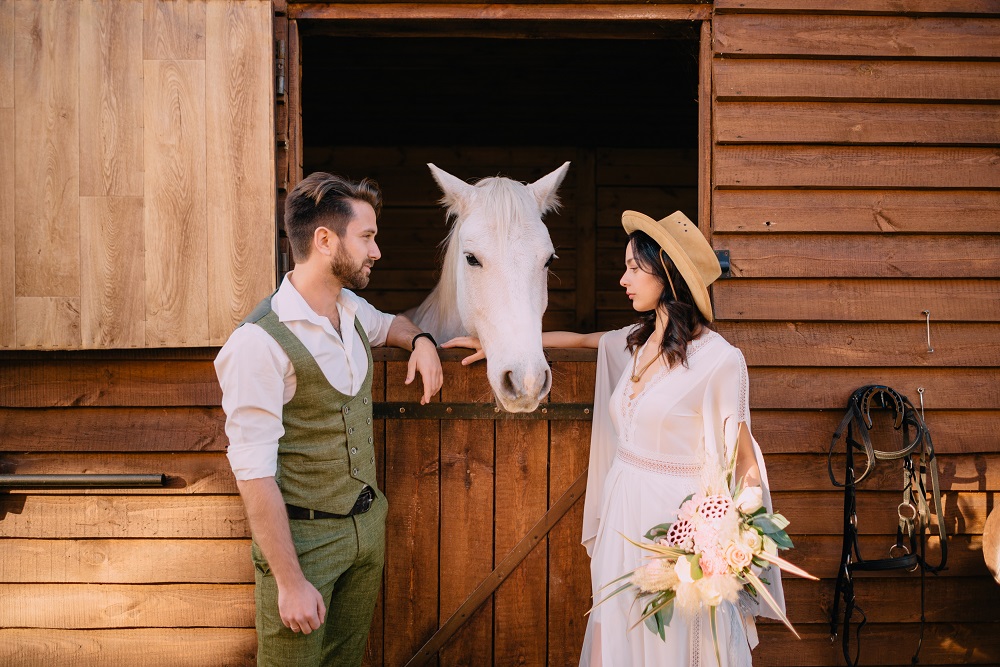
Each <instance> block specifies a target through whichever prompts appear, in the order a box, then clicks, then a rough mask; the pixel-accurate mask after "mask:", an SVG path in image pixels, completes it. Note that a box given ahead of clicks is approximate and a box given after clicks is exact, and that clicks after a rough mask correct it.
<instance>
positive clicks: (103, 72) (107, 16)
mask: <svg viewBox="0 0 1000 667" xmlns="http://www.w3.org/2000/svg"><path fill="white" fill-rule="evenodd" d="M175 4H179V3H175ZM142 29H143V26H142V0H126V1H125V2H116V3H114V4H113V5H111V4H108V3H103V2H99V1H97V0H85V1H84V2H82V3H81V4H80V72H81V76H82V77H83V80H82V81H81V86H80V194H81V195H83V196H105V195H119V196H122V195H125V196H134V197H141V196H142V194H143V178H142V177H143V148H142V127H143V125H142V122H143V119H142V95H143V85H142ZM84 274H86V270H84ZM109 347H113V346H109Z"/></svg>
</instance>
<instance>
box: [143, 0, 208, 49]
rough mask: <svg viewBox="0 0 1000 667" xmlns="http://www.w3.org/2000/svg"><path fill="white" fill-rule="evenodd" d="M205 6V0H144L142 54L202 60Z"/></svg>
mask: <svg viewBox="0 0 1000 667" xmlns="http://www.w3.org/2000/svg"><path fill="white" fill-rule="evenodd" d="M205 6H206V2H205V0H185V1H184V2H171V1H170V0H143V22H142V24H143V39H142V44H143V57H144V58H145V59H146V60H204V59H205Z"/></svg>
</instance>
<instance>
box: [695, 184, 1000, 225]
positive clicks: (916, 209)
mask: <svg viewBox="0 0 1000 667" xmlns="http://www.w3.org/2000/svg"><path fill="white" fill-rule="evenodd" d="M713 208H714V215H713V217H712V224H713V225H714V227H715V231H717V232H760V233H775V232H777V233H780V232H801V233H808V232H812V233H826V234H830V233H844V234H858V233H874V232H879V233H885V234H893V233H922V234H961V233H970V234H990V233H996V232H998V231H1000V226H998V224H997V218H996V211H997V210H1000V192H997V191H994V190H947V191H919V190H754V191H752V192H748V191H739V190H717V191H716V192H715V198H714V204H713Z"/></svg>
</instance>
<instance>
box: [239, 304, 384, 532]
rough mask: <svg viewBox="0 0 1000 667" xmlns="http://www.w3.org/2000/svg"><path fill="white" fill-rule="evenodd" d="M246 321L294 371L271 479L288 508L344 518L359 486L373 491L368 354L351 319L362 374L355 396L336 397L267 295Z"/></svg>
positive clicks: (357, 325)
mask: <svg viewBox="0 0 1000 667" xmlns="http://www.w3.org/2000/svg"><path fill="white" fill-rule="evenodd" d="M246 322H252V323H254V324H256V325H258V326H259V327H260V328H262V329H263V330H264V331H266V332H267V333H269V334H270V335H271V337H272V338H274V340H276V341H277V342H278V344H279V345H281V347H282V349H283V350H284V351H285V353H286V354H287V355H288V358H289V359H290V360H291V362H292V367H293V368H294V369H295V395H294V396H293V397H292V400H291V401H289V402H288V403H286V404H285V406H284V407H283V408H282V412H281V421H282V424H283V425H284V427H285V434H284V435H283V436H282V437H281V438H280V439H279V440H278V470H277V473H276V474H275V476H274V479H275V481H276V482H277V483H278V488H279V489H281V495H282V496H283V497H284V499H285V502H286V503H288V504H290V505H298V506H299V507H307V508H309V509H314V510H320V511H323V512H333V513H335V514H347V513H348V512H350V510H351V508H352V507H354V502H355V501H356V500H357V498H358V494H360V493H361V491H362V489H364V486H365V485H366V484H367V485H368V486H370V487H372V489H377V488H378V487H377V485H376V479H375V446H374V438H373V435H372V366H373V363H372V351H371V346H370V345H369V344H368V336H366V335H365V330H364V328H363V327H362V326H361V323H360V322H359V321H358V320H357V318H355V320H354V328H355V329H356V330H357V332H358V335H359V336H360V337H361V341H362V342H363V343H364V345H365V352H366V354H367V355H368V372H367V374H366V375H365V381H364V384H363V385H362V386H361V389H360V390H359V391H358V393H357V394H356V395H355V396H347V395H345V394H342V393H340V392H339V391H337V390H336V389H334V388H333V386H332V385H331V384H330V382H329V381H328V380H327V379H326V376H325V375H323V371H322V370H321V369H320V367H319V364H317V363H316V359H315V358H314V357H313V356H312V354H310V353H309V350H307V349H306V348H305V346H304V345H303V344H302V342H301V341H300V340H299V339H298V338H297V337H296V336H295V334H293V333H292V332H291V330H290V329H289V328H288V327H287V326H285V325H284V324H283V323H282V322H281V321H279V320H278V316H277V315H275V313H274V311H273V310H271V299H270V297H268V298H266V299H264V300H263V301H261V302H260V304H259V305H258V306H257V307H256V308H255V309H254V311H253V312H252V313H250V315H248V316H247V319H246V320H244V323H246Z"/></svg>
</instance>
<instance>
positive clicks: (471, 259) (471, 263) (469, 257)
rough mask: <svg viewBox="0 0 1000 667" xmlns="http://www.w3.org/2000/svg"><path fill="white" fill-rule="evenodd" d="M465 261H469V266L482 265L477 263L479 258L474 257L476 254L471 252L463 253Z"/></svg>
mask: <svg viewBox="0 0 1000 667" xmlns="http://www.w3.org/2000/svg"><path fill="white" fill-rule="evenodd" d="M465 261H466V262H468V263H469V266H482V264H480V263H479V260H478V259H476V256H475V255H473V254H472V253H471V252H467V253H465Z"/></svg>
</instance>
